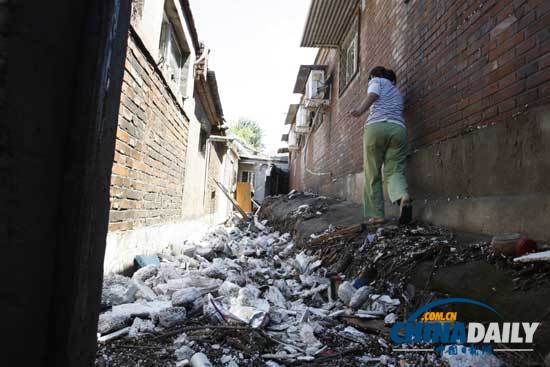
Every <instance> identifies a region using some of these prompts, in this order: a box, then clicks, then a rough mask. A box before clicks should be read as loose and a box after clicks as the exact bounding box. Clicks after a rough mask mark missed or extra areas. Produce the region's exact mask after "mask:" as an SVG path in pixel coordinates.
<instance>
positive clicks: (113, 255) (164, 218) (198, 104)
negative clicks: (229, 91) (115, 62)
mask: <svg viewBox="0 0 550 367" xmlns="http://www.w3.org/2000/svg"><path fill="white" fill-rule="evenodd" d="M208 53H209V50H208V49H207V48H206V47H205V45H204V44H202V43H201V42H199V39H198V35H197V31H196V29H195V25H194V19H193V15H192V13H191V10H190V7H189V2H188V1H186V0H163V1H159V0H134V1H133V3H132V18H131V26H130V30H129V38H128V52H127V56H126V63H125V70H124V80H123V85H122V96H121V100H120V113H119V123H118V129H117V140H116V148H115V149H116V151H115V157H114V164H113V173H112V179H111V210H110V215H109V234H108V237H107V250H106V256H105V270H106V271H107V272H112V271H122V270H124V269H125V268H127V267H129V266H131V264H132V260H133V258H134V256H135V255H140V254H150V253H158V252H162V251H169V249H170V246H172V245H175V244H178V243H181V242H182V241H184V240H185V238H186V233H187V232H188V228H190V227H196V225H197V223H200V225H210V224H215V223H217V222H219V221H223V219H225V218H226V217H227V215H228V214H229V211H230V207H229V206H228V205H227V203H225V201H226V199H225V198H224V197H223V195H221V194H219V193H218V190H217V189H216V187H215V186H212V181H213V180H214V179H216V180H219V181H221V182H223V183H225V184H226V185H230V184H232V183H233V182H234V180H235V179H236V169H237V164H238V162H237V161H236V160H235V159H231V158H230V157H227V158H226V155H228V154H229V155H230V156H231V153H230V152H231V149H232V148H231V147H230V145H231V141H230V140H227V139H224V136H225V128H224V119H223V109H222V105H221V101H220V97H219V93H218V87H217V81H216V75H215V73H214V72H213V71H212V70H209V68H208ZM213 137H221V139H213ZM225 165H229V167H228V168H227V169H225V168H224V166H225ZM231 165H233V166H234V167H233V168H232V167H231Z"/></svg>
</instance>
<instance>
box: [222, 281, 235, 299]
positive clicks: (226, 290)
mask: <svg viewBox="0 0 550 367" xmlns="http://www.w3.org/2000/svg"><path fill="white" fill-rule="evenodd" d="M240 290H241V287H239V286H238V285H237V284H234V283H232V282H229V281H227V280H226V281H225V282H223V283H222V285H221V286H220V288H219V289H218V293H219V294H220V296H224V297H226V298H235V297H237V296H238V295H239V291H240Z"/></svg>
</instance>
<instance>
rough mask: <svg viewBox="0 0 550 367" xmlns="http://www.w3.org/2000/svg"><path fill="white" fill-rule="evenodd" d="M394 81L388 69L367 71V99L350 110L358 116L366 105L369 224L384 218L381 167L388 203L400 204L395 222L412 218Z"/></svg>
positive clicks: (403, 130)
mask: <svg viewBox="0 0 550 367" xmlns="http://www.w3.org/2000/svg"><path fill="white" fill-rule="evenodd" d="M395 82H396V75H395V73H394V72H393V71H392V70H386V69H385V68H384V67H382V66H377V67H375V68H373V69H372V70H371V72H370V74H369V86H368V92H367V98H366V99H365V101H364V102H363V103H362V105H361V106H360V107H359V108H358V109H356V110H354V111H351V114H352V115H353V116H355V117H360V116H362V115H363V114H364V113H365V112H366V111H367V110H368V109H369V108H370V113H369V116H368V118H367V119H366V124H365V129H364V133H363V164H364V170H365V190H364V195H363V215H364V216H365V218H368V221H367V223H370V224H380V223H384V220H385V219H384V194H383V190H382V173H381V171H382V166H384V181H385V182H386V184H387V188H388V195H389V198H390V200H391V202H392V203H399V204H400V214H399V223H401V224H407V223H409V222H410V221H411V220H412V205H411V198H410V196H409V193H408V187H407V179H406V177H405V168H406V167H405V166H406V163H405V161H406V158H407V127H406V124H405V119H404V118H403V96H402V95H401V92H400V91H399V89H397V87H396V86H395Z"/></svg>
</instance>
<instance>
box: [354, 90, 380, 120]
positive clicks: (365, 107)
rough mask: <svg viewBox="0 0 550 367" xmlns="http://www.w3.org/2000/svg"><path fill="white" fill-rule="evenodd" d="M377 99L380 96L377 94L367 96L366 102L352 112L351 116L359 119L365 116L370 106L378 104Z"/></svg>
mask: <svg viewBox="0 0 550 367" xmlns="http://www.w3.org/2000/svg"><path fill="white" fill-rule="evenodd" d="M377 99H378V94H376V93H369V94H367V98H366V99H365V101H364V102H363V103H362V104H361V106H359V108H357V109H355V110H352V111H351V112H350V113H351V115H352V116H355V117H359V116H361V115H363V114H364V113H365V112H366V111H367V110H368V109H369V108H370V106H371V105H372V104H373V103H374V102H376V100H377Z"/></svg>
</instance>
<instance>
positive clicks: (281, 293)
mask: <svg viewBox="0 0 550 367" xmlns="http://www.w3.org/2000/svg"><path fill="white" fill-rule="evenodd" d="M297 195H302V197H303V194H300V193H291V194H289V195H288V196H297ZM288 196H287V199H288ZM305 196H306V197H307V200H308V201H309V202H310V204H308V206H307V207H305V206H301V205H297V206H296V207H295V210H294V211H292V214H290V215H291V216H292V215H294V216H295V220H307V219H306V218H308V217H310V216H311V215H313V214H314V216H317V215H318V214H317V213H318V212H321V210H326V207H325V206H324V205H322V204H319V205H317V206H315V204H314V203H315V202H319V203H323V202H324V199H319V200H316V198H315V197H314V196H313V195H310V194H308V195H305ZM311 203H313V204H311ZM296 217H299V218H296ZM253 219H254V221H253V222H251V223H242V224H241V225H239V226H235V227H219V228H216V229H214V230H212V231H211V232H209V233H208V234H207V235H206V236H205V237H204V238H203V239H202V240H201V241H199V242H197V243H191V242H188V243H186V244H185V245H184V246H183V247H182V248H181V249H180V250H178V253H173V254H170V255H168V254H164V255H159V257H160V262H159V264H157V265H154V264H146V265H145V266H143V267H141V268H139V269H138V270H137V271H136V272H135V273H134V274H133V275H132V277H131V278H128V277H124V276H122V275H113V276H108V277H106V278H105V281H104V287H103V297H102V303H103V307H104V312H102V314H101V315H100V318H99V327H98V333H99V335H98V341H99V344H98V345H99V348H98V352H97V358H96V366H104V367H109V366H137V365H139V366H188V365H190V366H226V367H228V366H231V367H234V366H272V367H276V366H364V365H373V366H376V365H377V366H444V365H445V364H447V365H453V363H455V364H454V365H458V364H456V363H457V362H456V361H457V358H458V357H455V356H453V357H450V356H449V355H447V354H445V353H443V354H442V355H440V354H438V353H436V352H435V351H434V352H425V353H417V352H404V351H402V350H401V351H400V350H398V351H394V348H396V349H398V348H400V347H401V346H396V345H393V344H392V342H391V339H390V336H389V335H390V327H391V325H393V324H394V323H396V322H398V321H403V320H405V319H406V315H407V314H408V313H410V312H411V310H414V309H416V307H417V306H418V305H419V304H420V303H422V302H426V301H427V299H426V298H425V297H430V296H431V297H433V294H431V295H430V294H424V293H423V292H422V290H421V289H418V288H415V287H414V286H413V285H412V284H411V283H410V279H409V277H410V275H411V273H412V272H414V265H415V264H416V263H418V262H419V261H425V260H429V261H432V262H433V268H434V269H435V268H437V267H442V266H445V265H449V264H457V263H461V262H468V261H473V260H475V259H480V258H483V259H486V260H488V261H493V262H496V261H500V262H504V263H506V264H508V265H510V266H514V264H515V263H514V261H513V260H512V259H510V258H507V257H505V256H502V255H499V254H495V253H494V251H492V250H491V245H490V244H489V243H488V242H484V241H479V242H473V243H471V244H469V245H468V246H458V245H457V243H456V241H455V239H454V237H453V235H452V234H451V233H450V232H448V231H446V230H444V229H442V228H439V227H435V226H419V225H411V226H405V227H398V226H396V225H392V224H389V225H384V226H378V227H363V226H360V228H359V229H358V228H357V226H355V227H354V228H352V229H350V228H337V227H336V226H329V227H328V228H325V229H324V230H323V231H321V232H319V233H318V234H317V235H316V236H314V237H311V238H310V240H311V242H313V244H311V243H310V244H306V245H305V246H298V245H297V244H295V242H294V239H293V236H292V235H291V234H290V233H281V232H279V231H276V230H275V229H274V228H273V227H271V226H270V223H269V222H267V221H266V220H263V221H261V222H260V221H259V219H258V218H256V217H254V218H253ZM258 223H259V224H260V225H258ZM541 254H542V253H541ZM527 256H534V255H527ZM539 256H544V255H539ZM520 259H521V258H520ZM516 260H518V259H516ZM515 265H516V266H519V264H515ZM518 271H521V269H518ZM498 357H499V358H500V355H499V356H498ZM487 358H489V357H487ZM493 358H494V359H493ZM495 360H496V361H497V362H498V361H499V359H497V357H495V356H491V358H490V361H489V359H486V360H483V359H481V358H480V359H479V363H478V364H476V366H481V367H484V366H485V367H488V366H493V365H495V366H496V365H497V364H493V362H494V363H497V362H495ZM476 363H477V362H476Z"/></svg>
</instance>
